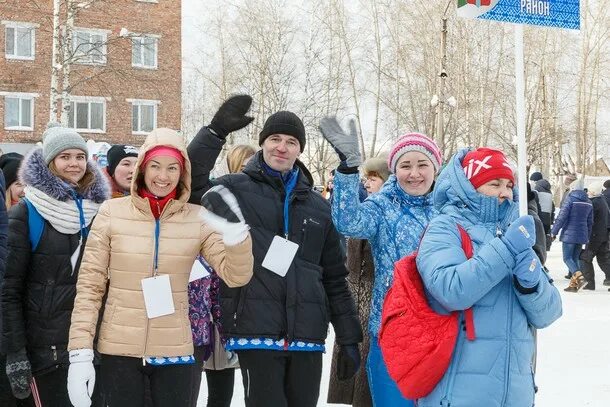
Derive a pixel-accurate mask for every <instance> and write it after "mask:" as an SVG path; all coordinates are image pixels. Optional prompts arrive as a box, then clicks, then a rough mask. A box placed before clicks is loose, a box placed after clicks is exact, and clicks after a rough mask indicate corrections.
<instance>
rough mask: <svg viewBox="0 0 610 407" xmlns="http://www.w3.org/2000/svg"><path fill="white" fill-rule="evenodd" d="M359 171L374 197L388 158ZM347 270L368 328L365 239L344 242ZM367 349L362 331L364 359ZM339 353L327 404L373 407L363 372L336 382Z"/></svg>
mask: <svg viewBox="0 0 610 407" xmlns="http://www.w3.org/2000/svg"><path fill="white" fill-rule="evenodd" d="M362 172H363V174H364V178H365V182H364V187H365V188H366V191H367V193H368V196H369V197H370V196H373V195H374V194H376V193H378V192H379V191H380V190H381V188H382V187H383V184H384V183H385V182H386V181H387V180H388V178H389V177H390V170H389V169H388V160H387V157H386V156H380V157H373V158H369V159H368V160H366V161H365V162H364V164H363V165H362ZM347 269H348V270H349V274H348V276H347V282H348V284H349V287H350V290H351V291H352V295H353V296H354V299H355V300H356V308H357V309H358V315H359V318H360V325H361V326H363V327H366V326H368V325H369V316H370V314H371V299H372V295H373V280H374V278H375V266H374V265H373V255H372V254H371V245H370V244H369V242H368V241H367V240H361V239H352V238H350V239H347ZM369 347H370V337H369V334H368V330H364V335H363V340H362V359H363V360H367V358H368V354H369ZM339 350H340V347H339V346H337V345H335V346H334V347H333V359H332V363H331V368H330V381H329V385H328V398H327V401H328V403H331V404H351V405H352V406H354V407H368V406H372V404H373V401H372V399H371V391H370V389H369V383H368V378H367V375H366V369H360V370H359V371H358V373H356V375H355V376H354V377H353V378H351V379H348V380H338V378H337V375H336V372H337V363H338V358H339Z"/></svg>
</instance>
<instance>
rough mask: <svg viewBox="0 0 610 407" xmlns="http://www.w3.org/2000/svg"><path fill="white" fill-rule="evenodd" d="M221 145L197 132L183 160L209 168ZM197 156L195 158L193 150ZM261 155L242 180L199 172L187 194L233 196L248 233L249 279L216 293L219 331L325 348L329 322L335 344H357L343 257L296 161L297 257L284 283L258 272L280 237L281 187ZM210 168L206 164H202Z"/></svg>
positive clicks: (293, 221) (293, 236) (293, 232)
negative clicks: (213, 189)
mask: <svg viewBox="0 0 610 407" xmlns="http://www.w3.org/2000/svg"><path fill="white" fill-rule="evenodd" d="M223 144H224V140H222V139H220V138H218V137H217V136H215V135H213V134H212V133H210V131H209V130H208V129H207V128H203V129H202V130H201V131H200V132H199V133H198V135H197V137H196V138H195V139H194V140H193V142H191V145H189V156H190V157H197V158H198V161H201V163H205V162H207V163H212V164H213V163H214V162H215V160H216V157H217V155H218V152H219V151H220V148H221V147H222V145H223ZM196 149H198V150H199V151H195V150H196ZM262 163H263V159H262V153H261V152H260V151H259V152H258V153H257V154H256V155H255V156H254V157H252V159H251V160H250V161H249V163H248V165H247V166H246V168H245V169H244V173H241V174H230V175H226V176H224V177H221V178H219V179H216V180H214V181H213V182H212V183H210V182H209V180H208V177H209V170H210V169H211V168H207V169H206V168H205V165H201V166H198V167H199V172H198V173H194V174H193V190H194V191H196V192H194V193H196V194H198V195H195V196H191V201H195V200H197V199H199V198H200V194H202V193H203V192H204V191H205V190H206V189H207V188H209V187H210V186H211V185H213V184H221V185H224V186H226V187H227V188H229V189H230V190H231V192H233V194H235V196H236V198H237V201H238V202H239V205H240V207H241V210H242V212H243V214H244V218H245V219H246V222H247V223H248V225H249V226H250V228H251V229H250V233H251V236H252V243H253V247H252V251H253V255H254V276H253V277H252V280H250V282H249V283H248V284H247V285H246V286H244V287H241V288H228V287H227V286H226V285H224V284H222V286H221V304H222V319H223V330H224V333H225V334H226V335H230V336H236V337H270V338H278V339H280V338H285V339H288V340H289V341H292V340H303V341H308V342H317V343H323V342H324V340H325V338H326V334H327V331H328V323H329V322H332V324H333V327H334V329H335V332H336V340H337V343H339V344H355V343H359V342H361V341H362V330H361V328H360V323H359V321H358V315H357V312H356V308H355V304H354V300H353V298H352V296H351V294H350V291H349V289H348V286H347V282H346V279H345V278H346V276H347V269H346V267H345V257H344V252H343V249H342V248H341V244H340V241H339V234H338V233H337V231H336V229H335V227H334V225H333V223H332V219H331V214H330V207H329V205H328V203H327V202H326V200H325V199H324V198H323V197H322V196H321V195H320V194H318V193H317V192H314V191H313V190H312V185H313V182H312V180H311V175H310V174H309V172H308V171H307V169H306V168H305V166H304V165H302V164H301V163H299V162H298V161H297V165H298V166H299V169H300V171H299V179H298V181H297V184H296V186H295V188H294V192H293V194H292V196H293V199H292V201H291V204H290V212H289V213H290V222H289V239H290V240H291V241H293V242H295V243H297V244H298V245H299V250H298V252H297V254H296V256H295V258H294V260H293V262H292V265H291V267H290V269H289V270H288V273H287V274H286V276H285V277H280V276H278V275H276V274H274V273H272V272H271V271H269V270H267V269H265V268H263V266H262V264H261V263H262V261H263V259H264V257H265V254H266V253H267V250H268V249H269V246H270V245H271V241H272V240H273V237H274V236H276V235H277V236H282V235H283V234H284V233H283V227H284V220H283V202H284V186H283V183H282V181H281V180H280V179H279V178H276V177H273V176H270V175H268V174H267V173H266V172H265V171H264V170H263V168H262ZM208 166H209V164H208Z"/></svg>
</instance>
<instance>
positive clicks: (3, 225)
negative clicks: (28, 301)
mask: <svg viewBox="0 0 610 407" xmlns="http://www.w3.org/2000/svg"><path fill="white" fill-rule="evenodd" d="M4 189H5V186H4V175H2V171H0V292H2V283H3V281H4V272H5V270H6V254H7V251H6V242H7V235H8V216H7V214H6V205H5V190H4ZM0 332H2V304H1V303H0ZM1 349H2V336H1V335H0V353H2V350H1Z"/></svg>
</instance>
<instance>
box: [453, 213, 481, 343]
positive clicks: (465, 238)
mask: <svg viewBox="0 0 610 407" xmlns="http://www.w3.org/2000/svg"><path fill="white" fill-rule="evenodd" d="M457 228H458V230H459V231H460V238H461V240H462V249H463V250H464V253H465V254H466V258H468V259H470V258H471V257H472V255H473V249H472V239H470V235H469V234H468V232H466V229H464V228H463V227H462V226H461V225H459V224H458V225H457ZM464 321H465V323H466V337H467V338H468V340H469V341H474V340H475V338H476V334H475V331H474V315H473V312H472V307H470V308H468V309H466V310H464Z"/></svg>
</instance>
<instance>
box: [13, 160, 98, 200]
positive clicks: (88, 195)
mask: <svg viewBox="0 0 610 407" xmlns="http://www.w3.org/2000/svg"><path fill="white" fill-rule="evenodd" d="M87 170H89V171H91V172H92V173H93V174H94V175H95V180H94V181H93V184H91V186H90V187H89V188H88V189H87V190H86V191H84V193H83V194H82V197H83V199H89V200H91V201H93V202H95V203H102V202H104V201H105V200H107V199H108V198H110V185H109V183H108V180H107V179H106V176H105V175H104V174H103V173H102V171H101V170H100V168H99V167H98V166H97V164H96V163H95V162H93V161H91V160H89V161H87ZM19 179H20V180H21V182H23V183H24V184H25V185H30V186H32V187H34V188H36V189H38V190H40V191H42V192H44V193H45V194H47V195H49V196H50V197H51V198H54V199H57V200H58V201H62V202H65V201H67V200H69V199H72V195H71V193H70V190H71V187H70V186H69V185H68V184H67V183H66V182H65V181H63V180H62V179H60V178H59V177H57V176H55V175H53V174H52V173H51V170H49V167H48V166H47V165H46V163H45V161H44V158H43V157H42V148H36V149H34V150H32V151H30V152H29V153H28V154H27V155H26V156H25V158H24V159H23V163H22V165H21V168H20V169H19Z"/></svg>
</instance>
